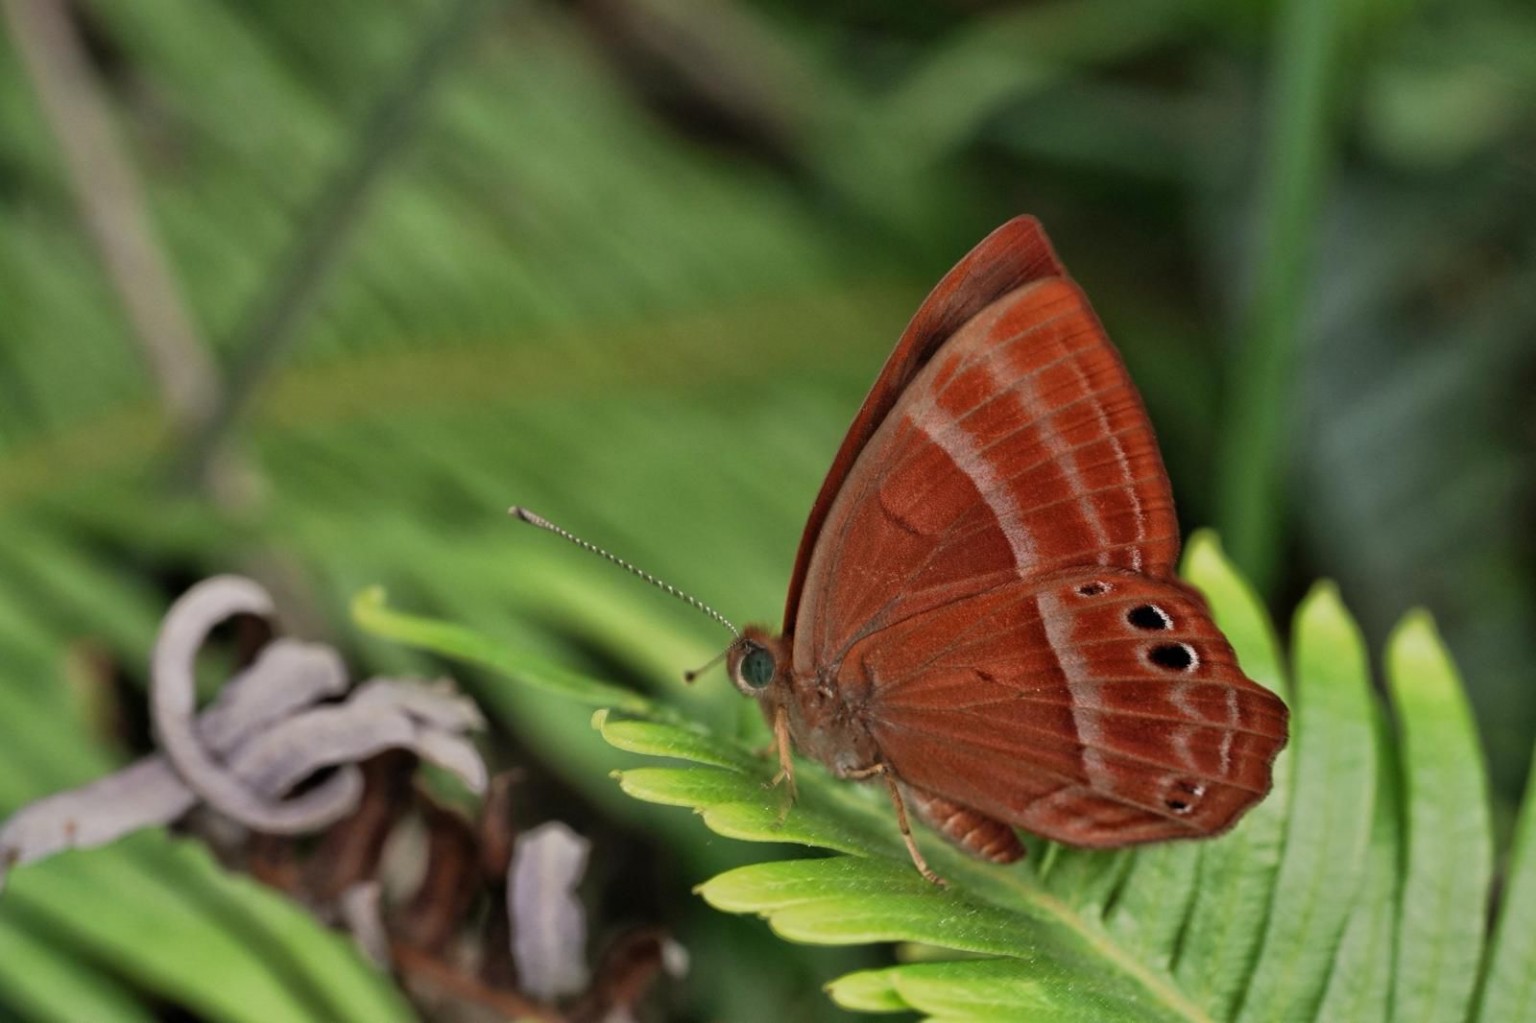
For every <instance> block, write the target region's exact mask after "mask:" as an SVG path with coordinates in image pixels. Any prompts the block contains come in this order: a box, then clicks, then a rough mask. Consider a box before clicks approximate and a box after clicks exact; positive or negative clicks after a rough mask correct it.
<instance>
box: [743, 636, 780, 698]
mask: <svg viewBox="0 0 1536 1023" xmlns="http://www.w3.org/2000/svg"><path fill="white" fill-rule="evenodd" d="M775 667H776V665H775V664H774V663H773V655H772V654H770V653H769V652H768V651H767V650H764V649H763V648H762V647H760V646H759V647H753V648H752V649H751V650H749V651H747V655H746V656H745V657H743V658H742V659H741V680H742V681H743V682H745V683H746V684H747V685H749V686H751V687H752V688H753V689H761V688H763V686H765V685H767V684H768V683H769V682H772V681H773V672H774V668H775Z"/></svg>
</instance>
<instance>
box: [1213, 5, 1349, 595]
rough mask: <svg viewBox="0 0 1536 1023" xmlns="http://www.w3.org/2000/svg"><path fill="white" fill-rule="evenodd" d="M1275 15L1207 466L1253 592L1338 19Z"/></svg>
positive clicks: (1300, 303)
mask: <svg viewBox="0 0 1536 1023" xmlns="http://www.w3.org/2000/svg"><path fill="white" fill-rule="evenodd" d="M1279 17H1280V26H1279V31H1278V32H1277V36H1276V45H1275V57H1274V60H1275V69H1274V81H1273V82H1272V83H1271V86H1270V88H1271V90H1272V92H1271V101H1270V103H1269V109H1268V112H1267V113H1268V117H1267V130H1266V136H1267V137H1266V138H1265V139H1264V140H1263V146H1264V166H1263V168H1262V170H1263V177H1262V178H1261V184H1260V195H1259V202H1258V210H1259V214H1258V216H1259V222H1258V224H1257V225H1256V230H1255V232H1254V243H1253V246H1252V249H1251V250H1250V251H1251V254H1252V258H1251V262H1250V266H1251V267H1252V276H1251V290H1250V293H1249V295H1248V296H1247V299H1246V314H1245V316H1244V319H1243V328H1242V337H1241V338H1240V341H1241V345H1240V347H1239V348H1238V350H1237V351H1236V352H1235V354H1234V359H1233V366H1232V371H1231V375H1230V376H1229V380H1228V394H1227V398H1226V407H1227V413H1226V418H1225V422H1224V423H1223V429H1222V436H1221V441H1220V443H1221V449H1220V451H1219V454H1218V465H1217V468H1218V472H1219V478H1218V488H1219V489H1218V492H1217V499H1218V502H1219V503H1218V515H1217V520H1218V524H1219V526H1220V528H1221V535H1222V537H1223V539H1225V540H1226V542H1227V546H1228V550H1230V551H1231V553H1232V557H1233V560H1235V561H1236V562H1237V563H1238V565H1240V566H1241V567H1242V568H1243V570H1244V571H1245V572H1246V573H1247V575H1248V576H1249V578H1250V579H1252V580H1253V583H1254V585H1255V586H1257V587H1258V588H1259V590H1260V592H1265V591H1267V590H1268V589H1269V588H1270V587H1271V585H1272V584H1273V583H1274V577H1275V574H1276V571H1277V569H1278V566H1279V564H1280V558H1281V546H1282V544H1283V542H1284V531H1283V523H1284V520H1285V512H1284V509H1285V501H1286V487H1285V477H1286V474H1287V470H1288V467H1289V466H1288V462H1289V459H1288V457H1287V445H1288V441H1289V435H1290V431H1291V426H1292V424H1291V423H1290V415H1289V410H1290V408H1291V406H1292V404H1293V399H1294V394H1295V389H1294V378H1295V365H1296V356H1297V351H1298V347H1299V343H1300V334H1301V330H1302V326H1303V317H1304V315H1305V312H1306V309H1307V301H1306V300H1307V295H1308V290H1309V289H1308V282H1309V279H1310V276H1311V273H1312V267H1313V258H1312V256H1313V253H1312V248H1313V244H1312V243H1313V239H1314V235H1315V229H1316V222H1317V216H1318V211H1319V208H1320V207H1321V205H1322V193H1323V187H1324V178H1325V175H1326V172H1327V164H1328V158H1329V154H1330V152H1331V149H1332V130H1331V124H1330V120H1331V119H1330V117H1329V103H1330V100H1331V99H1332V97H1333V91H1332V85H1333V81H1334V77H1335V74H1336V71H1337V68H1338V58H1339V44H1340V35H1341V33H1340V27H1341V26H1340V19H1341V17H1342V14H1341V12H1340V10H1339V5H1338V4H1336V3H1335V2H1334V0H1287V2H1286V3H1284V4H1282V6H1281V9H1280V14H1279Z"/></svg>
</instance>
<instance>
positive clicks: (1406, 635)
mask: <svg viewBox="0 0 1536 1023" xmlns="http://www.w3.org/2000/svg"><path fill="white" fill-rule="evenodd" d="M1387 683H1388V688H1389V690H1390V692H1391V694H1392V697H1393V699H1394V700H1395V701H1396V704H1397V710H1398V716H1399V720H1400V722H1401V728H1402V746H1401V748H1400V750H1399V753H1398V770H1399V771H1400V772H1401V774H1402V778H1403V799H1404V809H1405V816H1406V834H1405V835H1404V848H1403V855H1404V857H1405V865H1404V868H1403V871H1404V872H1403V881H1402V885H1403V887H1402V901H1401V916H1400V923H1399V925H1398V936H1397V963H1396V971H1397V974H1396V979H1395V982H1394V985H1393V991H1392V994H1393V1001H1392V1019H1393V1020H1394V1023H1436V1021H1439V1020H1446V1019H1462V1018H1464V1017H1465V1016H1466V1014H1467V1008H1468V1005H1469V1004H1470V1002H1471V999H1472V992H1473V987H1474V985H1475V984H1476V983H1477V975H1478V969H1479V966H1480V964H1481V961H1482V948H1483V937H1484V934H1485V932H1486V930H1487V920H1486V915H1485V914H1486V906H1487V905H1488V888H1489V885H1490V884H1491V882H1492V878H1493V837H1492V827H1493V825H1492V821H1491V820H1490V815H1489V810H1488V781H1487V776H1486V774H1485V773H1484V770H1483V760H1482V753H1481V751H1480V750H1479V748H1478V742H1477V734H1476V731H1475V730H1474V728H1473V725H1472V712H1471V709H1470V708H1469V707H1468V706H1467V699H1466V695H1465V694H1464V693H1463V692H1462V689H1461V683H1460V681H1459V680H1458V679H1457V677H1456V669H1455V668H1454V667H1452V665H1451V661H1450V657H1449V655H1447V653H1446V652H1445V648H1444V647H1443V646H1442V645H1441V643H1440V639H1439V636H1438V635H1436V633H1435V627H1434V623H1433V622H1432V621H1431V620H1430V618H1429V616H1428V615H1427V614H1425V613H1423V612H1415V613H1414V614H1411V615H1409V616H1408V617H1407V618H1405V619H1404V620H1403V622H1402V624H1401V625H1399V626H1398V627H1397V629H1396V630H1394V631H1393V633H1392V637H1391V639H1390V640H1389V641H1388V643H1387ZM1526 926H1530V924H1529V923H1527V925H1526Z"/></svg>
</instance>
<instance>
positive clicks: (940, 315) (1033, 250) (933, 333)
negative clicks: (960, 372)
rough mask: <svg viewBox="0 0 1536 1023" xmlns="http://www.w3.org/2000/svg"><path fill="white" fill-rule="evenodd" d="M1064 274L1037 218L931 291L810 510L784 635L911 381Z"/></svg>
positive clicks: (998, 237) (989, 241) (1016, 224)
mask: <svg viewBox="0 0 1536 1023" xmlns="http://www.w3.org/2000/svg"><path fill="white" fill-rule="evenodd" d="M1064 276H1066V270H1065V269H1063V268H1062V265H1061V263H1060V262H1059V261H1058V260H1057V259H1056V253H1055V252H1054V251H1053V250H1052V249H1051V243H1050V241H1049V240H1048V239H1047V238H1046V237H1045V231H1044V230H1043V229H1042V228H1041V227H1040V222H1039V221H1038V220H1036V219H1035V218H1034V217H1015V218H1014V219H1013V220H1010V221H1008V223H1006V224H1004V225H1003V226H1002V227H999V228H998V229H997V230H995V231H993V232H992V233H991V234H989V235H988V236H987V237H986V238H984V239H982V241H981V243H980V244H978V245H977V246H976V247H975V248H974V249H972V250H971V251H970V253H969V254H968V255H967V256H966V257H965V258H964V259H962V260H961V261H960V262H959V263H958V264H956V265H955V267H954V269H952V270H950V271H949V273H947V274H945V275H944V279H943V280H941V281H939V283H938V285H937V286H935V287H934V289H933V291H931V292H930V293H929V295H928V297H927V298H926V299H925V300H924V301H923V304H922V306H920V307H919V308H918V310H917V314H916V315H914V316H913V317H912V322H911V323H909V324H907V329H906V330H905V331H903V332H902V335H901V340H900V341H898V342H897V343H896V348H895V350H894V351H892V352H891V355H890V358H888V359H887V360H886V362H885V366H884V367H883V368H882V369H881V370H880V375H879V376H878V377H876V378H875V384H874V386H873V387H872V388H870V392H869V395H868V396H867V397H866V398H865V399H864V404H863V405H861V406H860V407H859V412H858V415H857V416H855V417H854V420H853V424H852V425H851V426H849V427H848V433H847V435H846V436H845V437H844V438H843V443H842V446H841V447H840V448H838V450H837V455H836V457H834V458H833V459H832V468H831V469H829V470H827V476H826V479H825V480H823V481H822V484H821V491H820V493H818V494H817V496H816V502H815V504H813V505H812V506H811V513H810V515H809V516H808V517H807V519H806V523H805V531H804V533H802V534H801V538H800V550H799V552H798V553H797V554H796V555H795V570H794V573H793V575H792V576H791V577H790V584H789V597H788V600H787V601H786V604H785V608H784V630H785V631H786V632H788V631H789V630H790V629H791V628H792V627H793V626H794V624H795V618H796V614H797V612H798V610H799V605H800V594H801V592H802V590H803V588H804V585H805V581H806V576H807V573H808V572H809V570H810V561H811V552H812V549H813V548H814V547H815V545H816V540H817V538H818V537H819V536H820V535H821V530H822V525H823V524H824V523H825V521H826V518H827V514H828V512H829V510H830V509H831V506H832V502H833V499H834V498H836V496H837V494H838V492H839V491H841V490H842V488H843V481H844V480H845V479H847V477H848V474H849V473H850V472H851V471H852V470H853V465H854V462H855V461H857V460H858V458H859V455H860V453H861V452H862V451H863V450H864V447H865V445H866V444H867V443H868V442H869V439H870V437H872V436H873V435H874V433H875V431H876V430H877V429H878V428H879V426H880V424H881V423H882V422H884V421H885V418H886V417H887V416H888V415H889V414H890V412H891V410H892V409H893V408H895V406H896V404H897V402H898V400H899V399H900V398H901V395H902V394H903V393H904V392H905V391H906V390H907V386H908V385H909V384H910V383H911V382H912V379H913V377H915V376H917V374H918V372H919V371H920V370H921V369H922V368H923V367H924V366H926V365H927V364H928V361H929V360H930V359H932V358H933V354H934V353H935V352H936V351H938V349H939V347H940V346H941V345H943V344H944V342H946V341H948V340H949V338H950V336H951V335H953V334H954V333H955V331H957V330H959V329H960V327H962V326H963V325H964V324H965V323H966V322H968V321H969V320H970V319H971V318H972V317H973V316H975V315H976V314H977V313H979V312H981V311H982V310H983V309H985V308H986V307H987V306H989V305H991V304H992V303H993V302H995V301H997V300H998V299H1000V298H1002V297H1003V296H1004V295H1006V294H1008V293H1009V292H1012V291H1015V290H1017V289H1018V288H1020V287H1023V286H1024V285H1026V284H1029V283H1030V282H1032V281H1038V280H1044V279H1045V278H1047V277H1064Z"/></svg>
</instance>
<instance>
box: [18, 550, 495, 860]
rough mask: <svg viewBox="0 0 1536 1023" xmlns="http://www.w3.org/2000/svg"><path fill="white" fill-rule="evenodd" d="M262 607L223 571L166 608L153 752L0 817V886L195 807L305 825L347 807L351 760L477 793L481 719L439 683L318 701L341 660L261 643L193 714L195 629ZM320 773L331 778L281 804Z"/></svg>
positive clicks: (482, 771) (407, 683)
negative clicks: (158, 747)
mask: <svg viewBox="0 0 1536 1023" xmlns="http://www.w3.org/2000/svg"><path fill="white" fill-rule="evenodd" d="M270 612H271V600H270V598H268V596H267V594H266V593H265V591H263V590H262V589H261V588H260V587H259V586H257V585H256V584H255V583H254V582H251V581H250V580H248V579H242V578H239V577H236V576H218V577H215V578H213V579H209V580H206V581H204V582H202V583H199V584H198V585H197V586H194V587H193V588H192V589H191V590H189V591H188V592H187V594H186V595H185V596H183V597H182V599H181V600H179V601H177V602H176V604H175V605H173V606H172V608H171V610H170V612H169V613H168V614H167V615H166V619H165V623H164V625H163V626H162V628H161V632H160V636H159V638H158V640H157V642H156V645H155V652H154V658H153V663H152V676H151V693H150V700H151V706H152V710H153V716H154V723H155V733H156V736H157V737H158V738H159V740H160V742H161V744H162V746H163V748H164V751H163V752H162V753H161V754H158V755H155V756H151V757H146V758H145V759H143V760H140V761H138V762H137V763H134V764H132V765H130V766H129V767H127V768H124V769H123V770H121V771H119V772H117V773H116V774H113V775H109V776H108V777H106V778H102V779H100V780H98V781H96V782H93V783H91V784H89V785H86V786H84V787H82V788H79V789H75V790H73V791H70V792H64V793H60V794H58V795H54V796H50V797H48V798H45V799H42V800H39V801H37V802H35V803H33V804H31V805H30V806H27V807H24V808H23V809H22V810H20V811H19V812H17V813H16V814H15V815H14V816H12V817H11V818H10V819H9V820H8V821H7V822H6V823H5V825H4V826H3V827H0V885H3V883H4V880H5V875H6V872H7V871H8V870H9V869H10V868H12V867H14V866H17V865H19V864H22V863H26V862H30V861H32V860H37V859H41V858H42V857H45V856H50V855H52V854H54V853H57V852H60V851H62V850H65V849H70V848H83V847H90V846H95V845H101V844H104V843H106V842H110V841H112V840H113V839H116V838H119V837H121V836H122V835H125V834H127V833H129V832H131V831H136V830H138V829H140V828H145V827H150V826H153V825H156V824H168V823H170V822H172V821H174V820H176V819H177V818H179V817H181V816H182V815H183V814H185V813H187V811H189V810H191V809H192V808H193V807H194V806H196V805H197V804H198V803H200V802H201V803H206V804H207V805H208V806H210V807H211V808H213V809H215V810H217V811H219V812H220V813H223V814H225V815H226V816H228V817H230V818H232V819H233V820H235V821H236V822H238V823H240V824H242V825H244V826H245V827H247V828H250V829H252V830H253V831H257V832H262V833H267V834H274V833H277V834H282V833H291V832H293V831H312V830H318V829H319V828H322V827H325V826H327V825H329V824H332V823H334V822H336V821H338V820H340V819H341V818H343V817H345V816H346V815H347V814H349V813H351V812H352V811H353V810H354V809H356V807H357V805H358V802H359V799H360V798H361V794H362V790H363V784H362V775H361V774H360V772H359V771H358V769H357V767H356V766H355V764H356V763H357V762H358V761H361V760H365V759H367V758H369V757H371V756H373V755H375V754H377V753H380V752H382V751H384V750H387V749H403V750H409V751H411V752H413V753H415V754H417V755H418V756H420V757H422V758H423V759H425V760H428V761H430V762H432V763H435V764H437V765H439V766H440V767H443V768H444V769H446V770H448V771H451V772H452V773H454V774H456V775H457V776H458V777H459V778H460V779H461V780H463V782H464V784H465V785H467V786H468V787H469V788H470V789H472V790H473V791H475V792H476V793H481V792H484V791H485V788H486V785H487V772H486V768H485V763H484V761H483V760H482V759H481V757H480V754H479V752H478V750H476V749H475V747H474V745H473V744H472V743H471V742H470V741H469V739H468V738H467V736H466V733H467V732H468V731H470V730H472V729H476V728H479V727H481V726H482V725H483V718H482V717H481V715H480V712H479V710H478V709H477V708H476V707H475V706H474V704H473V703H472V702H470V701H469V700H468V699H466V698H465V697H463V696H461V695H459V694H458V693H457V692H456V691H455V690H454V688H453V686H452V684H451V683H449V682H447V681H439V682H435V683H430V684H424V683H422V682H419V681H414V680H409V679H374V680H372V681H370V682H367V683H364V684H363V685H361V686H359V687H358V688H357V689H356V690H354V691H353V693H352V694H351V696H350V698H349V699H346V700H344V701H342V702H336V703H323V704H322V703H320V701H322V700H330V699H333V698H335V697H336V696H338V695H340V694H342V693H343V692H345V690H346V688H347V678H346V671H345V668H344V667H343V664H342V661H341V658H340V656H339V655H338V654H337V653H336V651H335V650H333V649H331V648H330V647H327V646H324V645H321V644H315V643H300V642H296V641H293V640H286V639H279V640H276V641H274V642H272V643H270V644H269V645H268V646H267V647H266V648H265V649H264V650H262V652H261V654H260V655H259V656H258V658H257V659H256V661H255V662H254V663H253V664H252V665H251V666H250V667H249V668H247V669H245V670H244V671H242V672H240V673H239V674H238V675H236V676H235V677H234V678H233V679H232V680H231V681H230V682H229V683H228V684H226V685H225V687H224V689H223V690H222V692H221V693H220V694H219V696H218V697H217V698H216V699H215V700H214V702H213V703H212V704H211V705H210V706H209V707H208V709H207V710H205V711H204V712H203V713H202V714H200V715H197V714H196V713H195V712H196V705H195V702H194V700H195V690H194V687H193V681H194V680H193V664H194V661H195V659H196V656H197V652H198V648H199V647H200V646H201V645H202V643H203V641H204V640H205V639H206V638H207V635H208V632H209V631H210V630H211V629H212V628H213V627H214V626H215V625H216V624H218V623H219V622H220V621H222V620H223V619H225V618H227V617H229V616H230V615H232V614H237V613H249V614H269V613H270ZM327 768H336V771H335V772H334V773H333V774H332V775H331V776H330V777H329V778H327V779H325V780H324V781H322V782H320V783H319V784H318V785H316V786H315V787H313V788H311V789H309V790H308V791H306V792H304V793H302V794H300V795H298V796H296V797H293V798H284V797H285V795H286V794H287V793H288V792H289V791H290V790H291V789H293V788H294V786H296V785H298V784H299V783H300V782H302V781H304V780H305V779H307V778H309V777H311V776H313V775H315V774H316V773H317V772H319V771H322V770H324V769H327Z"/></svg>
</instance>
